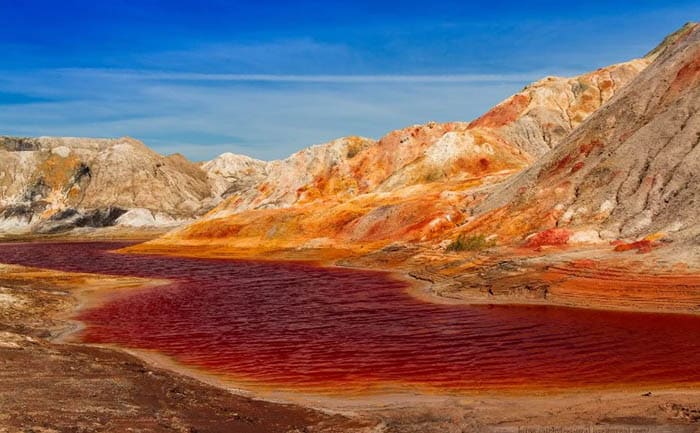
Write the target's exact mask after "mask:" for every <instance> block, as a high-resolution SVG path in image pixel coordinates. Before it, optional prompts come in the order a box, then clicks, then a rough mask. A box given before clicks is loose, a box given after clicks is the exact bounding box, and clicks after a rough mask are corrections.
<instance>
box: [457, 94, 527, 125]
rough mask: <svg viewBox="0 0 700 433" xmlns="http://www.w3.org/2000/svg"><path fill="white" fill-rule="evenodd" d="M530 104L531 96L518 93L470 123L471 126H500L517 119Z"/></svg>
mask: <svg viewBox="0 0 700 433" xmlns="http://www.w3.org/2000/svg"><path fill="white" fill-rule="evenodd" d="M529 104H530V96H528V95H524V94H517V95H515V96H513V97H512V98H510V99H509V100H507V101H506V102H504V103H502V104H499V105H497V106H496V107H494V108H493V109H492V110H491V111H489V112H488V113H486V114H484V115H483V116H481V117H479V118H478V119H476V120H474V121H473V122H472V123H470V124H469V127H470V128H476V127H490V128H498V127H501V126H504V125H507V124H509V123H511V122H513V121H515V120H516V119H517V118H518V117H520V115H521V113H522V112H523V111H524V110H525V109H526V108H527V106H528V105H529Z"/></svg>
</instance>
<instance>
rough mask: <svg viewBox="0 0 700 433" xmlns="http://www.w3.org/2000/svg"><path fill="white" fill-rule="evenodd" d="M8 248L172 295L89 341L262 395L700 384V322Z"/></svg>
mask: <svg viewBox="0 0 700 433" xmlns="http://www.w3.org/2000/svg"><path fill="white" fill-rule="evenodd" d="M120 246H123V245H122V244H115V243H8V244H0V262H3V263H13V264H20V265H26V266H36V267H42V268H50V269H58V270H63V271H75V272H90V273H100V274H111V275H120V276H137V277H151V278H153V277H155V278H166V279H170V280H172V281H173V282H172V284H168V285H166V286H162V287H158V288H155V289H149V290H143V291H137V292H135V293H132V294H125V295H123V296H120V297H118V298H116V299H114V300H112V301H110V302H109V303H107V304H105V305H102V306H100V307H97V308H94V309H91V310H86V311H83V312H81V313H80V315H79V319H80V320H82V321H84V322H85V323H86V325H87V327H86V329H85V331H83V332H82V334H81V338H82V339H83V340H84V341H86V342H91V343H112V344H117V345H120V346H124V347H129V348H137V349H149V350H156V351H158V352H160V353H162V354H165V355H168V356H170V357H172V358H173V359H175V360H176V361H178V362H180V363H183V364H186V365H190V366H193V367H197V368H201V369H204V370H206V371H208V372H212V373H215V374H221V375H224V376H230V377H231V378H235V379H236V380H238V381H243V382H246V383H249V384H250V385H251V386H256V385H260V386H263V385H264V386H268V387H269V386H273V387H278V388H280V389H294V390H306V391H313V390H317V391H323V390H335V391H338V390H340V391H342V392H363V391H377V390H382V389H386V388H387V387H389V386H392V387H393V386H408V387H418V388H425V389H426V390H433V391H435V390H446V391H454V390H475V389H479V390H480V389H500V388H512V387H521V386H525V387H542V388H546V387H579V386H598V385H620V384H625V385H628V384H639V385H642V384H675V383H686V384H687V383H693V382H695V383H698V382H700V317H693V316H682V315H661V314H642V313H621V312H604V311H592V310H578V309H568V308H553V307H539V306H538V307H534V306H527V307H525V306H459V305H438V304H431V303H426V302H423V301H420V300H417V299H415V298H413V297H411V296H409V295H408V294H406V292H405V289H406V283H404V282H401V281H397V280H395V279H392V278H391V277H390V276H389V275H388V274H384V273H381V272H370V271H358V270H350V269H337V268H319V267H314V266H310V265H306V264H299V263H289V262H282V263H278V262H253V261H232V260H216V259H212V260H209V259H190V258H178V257H165V256H147V255H123V254H113V253H109V252H108V250H111V249H115V248H119V247H120Z"/></svg>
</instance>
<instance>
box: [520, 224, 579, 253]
mask: <svg viewBox="0 0 700 433" xmlns="http://www.w3.org/2000/svg"><path fill="white" fill-rule="evenodd" d="M571 234H572V233H571V230H568V229H562V228H557V227H555V228H551V229H547V230H544V231H541V232H539V233H537V234H535V235H534V236H532V237H531V238H530V239H528V240H527V242H526V243H525V246H526V247H528V248H539V247H542V246H545V245H566V243H567V242H569V238H570V237H571Z"/></svg>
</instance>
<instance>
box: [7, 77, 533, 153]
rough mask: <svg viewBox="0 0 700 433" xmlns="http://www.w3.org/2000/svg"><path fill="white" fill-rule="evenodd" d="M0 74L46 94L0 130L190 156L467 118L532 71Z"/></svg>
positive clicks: (281, 149) (14, 85)
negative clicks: (134, 143)
mask: <svg viewBox="0 0 700 433" xmlns="http://www.w3.org/2000/svg"><path fill="white" fill-rule="evenodd" d="M533 75H534V74H533ZM0 76H1V77H2V79H0V92H3V91H4V92H17V91H20V90H21V91H22V92H24V93H26V94H28V95H32V97H35V98H40V97H45V98H48V99H50V101H48V102H32V101H31V100H29V102H28V103H24V104H14V105H13V106H12V109H11V110H10V109H6V110H0V134H17V135H70V136H75V135H82V136H100V137H104V136H123V135H130V136H134V137H136V138H141V139H143V140H144V141H145V142H146V143H147V144H149V145H151V146H153V147H155V148H156V149H157V150H159V151H161V152H165V153H170V152H181V153H184V154H186V155H187V156H188V157H190V158H192V159H195V160H203V159H208V158H212V157H214V156H216V155H217V154H219V153H222V152H226V151H230V152H237V153H245V154H250V155H251V156H255V157H258V158H262V159H276V158H283V157H285V156H287V155H289V154H290V153H292V152H295V151H297V150H299V149H301V148H303V147H306V146H309V145H312V144H316V143H322V142H325V141H328V140H331V139H334V138H337V137H341V136H345V135H363V136H368V137H375V138H378V137H380V136H382V135H383V134H385V133H387V132H388V131H390V130H391V129H395V128H401V127H404V126H407V125H411V124H415V123H424V122H427V121H430V120H435V121H450V120H469V119H472V118H474V117H476V116H478V115H479V114H481V113H482V112H483V111H484V110H486V109H488V107H490V106H492V105H493V104H495V103H497V102H499V101H500V100H502V99H503V98H505V97H507V96H508V95H510V94H512V93H513V92H515V91H517V90H519V89H520V88H521V87H522V86H523V85H524V84H526V83H527V82H529V81H531V79H532V76H531V75H530V74H525V75H522V76H514V75H509V76H501V75H490V74H489V75H465V76H458V77H456V76H443V75H428V76H418V77H416V76H395V75H372V76H359V77H358V76H325V75H315V76H296V75H284V76H280V75H272V76H260V75H252V76H251V75H231V74H189V73H187V74H185V73H175V72H167V73H165V72H143V71H129V70H106V69H60V70H42V71H32V72H31V73H26V72H21V73H19V72H12V71H5V72H3V73H0ZM537 78H539V77H537ZM275 83H279V84H275Z"/></svg>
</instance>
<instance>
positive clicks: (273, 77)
mask: <svg viewBox="0 0 700 433" xmlns="http://www.w3.org/2000/svg"><path fill="white" fill-rule="evenodd" d="M61 71H63V72H65V73H68V74H74V75H90V76H91V77H93V78H107V79H122V80H125V79H127V80H153V81H203V82H207V81H215V82H217V81H218V82H263V83H264V82H272V83H334V84H361V83H369V84H371V83H485V82H486V83H494V82H500V83H503V82H508V83H510V82H522V81H534V80H537V79H539V78H542V77H543V76H544V75H545V74H544V73H540V72H530V73H527V74H522V73H517V74H435V75H396V74H384V75H377V74H374V75H297V74H292V75H289V74H286V75H278V74H206V73H192V72H168V71H135V70H120V69H63V70H61ZM574 73H575V72H573V71H569V72H564V73H559V74H558V75H573V74H574Z"/></svg>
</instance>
